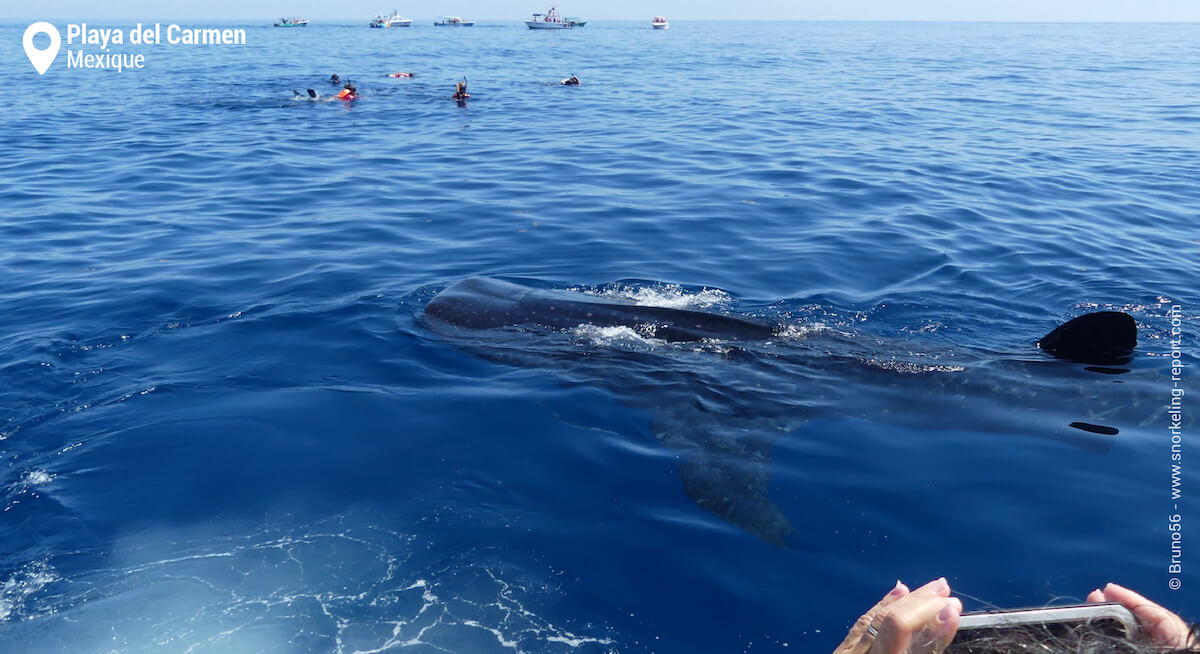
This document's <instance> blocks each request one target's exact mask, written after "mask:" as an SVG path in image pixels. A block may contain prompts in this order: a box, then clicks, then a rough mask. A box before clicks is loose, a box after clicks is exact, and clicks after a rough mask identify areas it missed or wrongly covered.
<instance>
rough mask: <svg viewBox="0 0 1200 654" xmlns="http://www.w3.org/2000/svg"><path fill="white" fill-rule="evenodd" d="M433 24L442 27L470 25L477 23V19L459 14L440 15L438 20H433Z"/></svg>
mask: <svg viewBox="0 0 1200 654" xmlns="http://www.w3.org/2000/svg"><path fill="white" fill-rule="evenodd" d="M433 24H434V25H438V26H442V27H470V26H472V25H474V24H475V21H473V20H467V19H466V18H460V17H458V16H439V17H438V19H437V20H435V21H433Z"/></svg>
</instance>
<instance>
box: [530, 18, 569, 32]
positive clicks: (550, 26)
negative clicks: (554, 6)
mask: <svg viewBox="0 0 1200 654" xmlns="http://www.w3.org/2000/svg"><path fill="white" fill-rule="evenodd" d="M525 25H526V26H528V27H529V29H531V30H569V29H571V28H572V27H574V25H567V24H566V23H547V22H545V21H540V20H527V21H525Z"/></svg>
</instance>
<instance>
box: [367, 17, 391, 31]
mask: <svg viewBox="0 0 1200 654" xmlns="http://www.w3.org/2000/svg"><path fill="white" fill-rule="evenodd" d="M367 27H372V28H375V29H381V28H384V27H387V21H386V20H384V18H383V16H376V17H374V18H372V19H371V24H370V25H368V26H367Z"/></svg>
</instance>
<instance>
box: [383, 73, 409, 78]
mask: <svg viewBox="0 0 1200 654" xmlns="http://www.w3.org/2000/svg"><path fill="white" fill-rule="evenodd" d="M388 77H416V75H413V74H412V73H388Z"/></svg>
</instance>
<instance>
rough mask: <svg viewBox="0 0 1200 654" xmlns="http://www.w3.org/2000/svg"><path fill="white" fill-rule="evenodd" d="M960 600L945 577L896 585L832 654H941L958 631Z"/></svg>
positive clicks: (856, 625) (853, 628) (863, 617)
mask: <svg viewBox="0 0 1200 654" xmlns="http://www.w3.org/2000/svg"><path fill="white" fill-rule="evenodd" d="M961 612H962V602H961V601H959V599H958V598H957V597H950V584H948V583H946V579H945V578H944V577H943V578H941V579H935V580H934V581H931V582H929V583H927V584H925V585H924V586H921V587H920V588H918V589H916V590H914V591H911V592H910V591H909V590H908V587H907V586H905V585H904V584H902V583H900V582H898V581H897V582H896V587H895V588H893V589H892V590H891V592H889V593H888V594H887V595H885V596H884V597H883V599H881V600H879V603H877V604H876V605H875V606H873V607H871V610H869V611H867V612H866V613H864V614H863V615H862V617H860V618H859V619H858V620H857V621H856V622H855V623H854V626H853V627H851V628H850V633H848V634H846V638H845V640H843V641H842V644H841V645H838V646H837V649H835V650H834V651H833V654H940V653H941V652H942V650H944V649H946V646H947V645H949V644H950V641H951V640H953V639H954V633H955V632H956V631H958V616H959V613H961Z"/></svg>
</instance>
